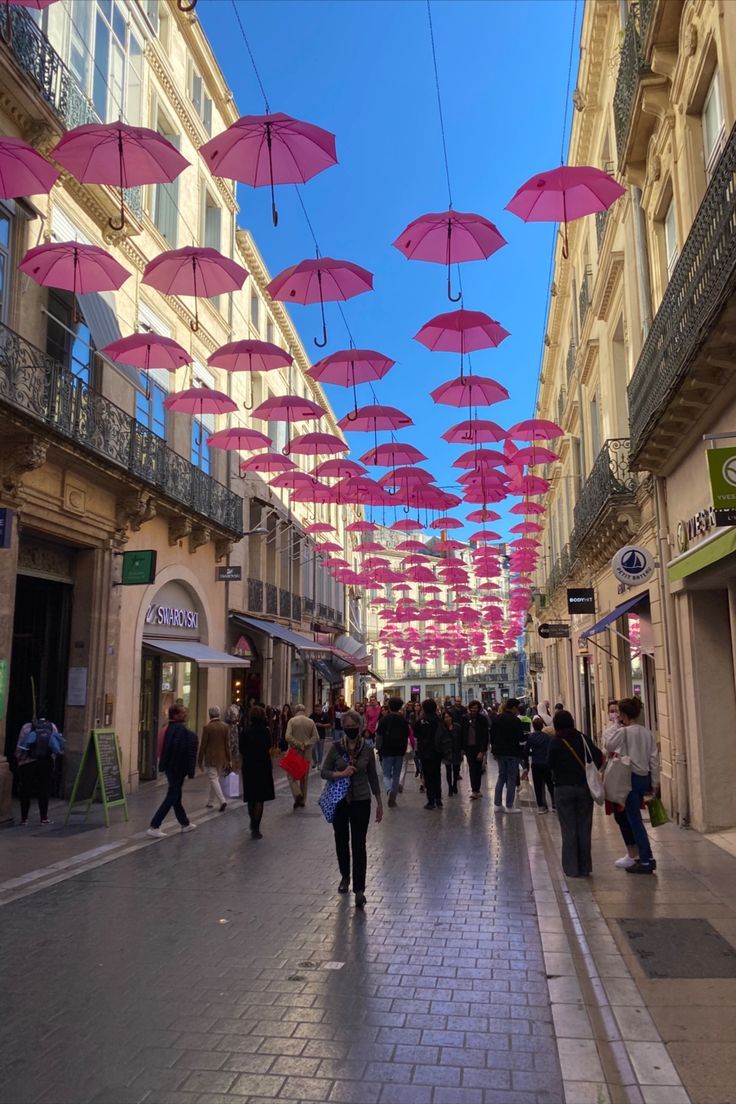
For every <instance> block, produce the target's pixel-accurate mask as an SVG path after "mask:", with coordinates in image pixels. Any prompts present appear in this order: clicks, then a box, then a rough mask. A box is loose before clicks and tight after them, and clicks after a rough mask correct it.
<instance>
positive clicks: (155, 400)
mask: <svg viewBox="0 0 736 1104" xmlns="http://www.w3.org/2000/svg"><path fill="white" fill-rule="evenodd" d="M139 375H140V385H141V387H142V389H143V390H142V391H138V392H137V393H136V397H135V420H136V421H137V422H138V424H139V425H142V426H144V428H145V429H148V430H150V431H151V433H155V434H156V436H157V437H161V438H162V440H164V441H165V440H166V407H165V406H164V399H165V398H166V392H165V391H164V389H163V387H159V385H158V384H157V383H154V382H153V381H152V380H151V379H150V378H149V377H148V374H147V373H146V372H140V373H139Z"/></svg>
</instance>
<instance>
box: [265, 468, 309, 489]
mask: <svg viewBox="0 0 736 1104" xmlns="http://www.w3.org/2000/svg"><path fill="white" fill-rule="evenodd" d="M316 482H317V480H316V479H315V478H314V477H313V476H311V475H308V474H307V472H303V471H299V470H298V468H294V469H292V470H290V471H285V472H281V473H280V474H279V475H275V476H274V477H273V479H271V480H269V485H270V486H271V487H277V488H278V489H279V490H288V491H295V490H296V489H297V487H313V486H314V485H315V484H316Z"/></svg>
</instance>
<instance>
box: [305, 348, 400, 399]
mask: <svg viewBox="0 0 736 1104" xmlns="http://www.w3.org/2000/svg"><path fill="white" fill-rule="evenodd" d="M395 363H396V361H395V360H391V358H390V357H387V356H384V355H383V353H376V352H374V351H373V350H372V349H341V350H340V351H339V352H337V353H330V355H329V356H326V357H323V358H322V360H320V361H318V362H317V364H313V365H312V367H311V368H309V369H308V370H307V375H308V376H311V377H312V379H315V380H318V381H319V383H334V384H336V385H337V386H338V387H352V389H353V406H354V408H355V411H356V412H357V410H358V393H357V391H356V387H357V385H358V384H359V383H371V382H373V381H375V380H379V379H383V377H384V376H385V375H386V373H387V372H388V371H389V370H390V369H391V368H393V366H394V364H395Z"/></svg>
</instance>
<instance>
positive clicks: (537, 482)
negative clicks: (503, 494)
mask: <svg viewBox="0 0 736 1104" xmlns="http://www.w3.org/2000/svg"><path fill="white" fill-rule="evenodd" d="M549 488H550V482H549V480H548V479H542V478H541V476H539V475H521V476H517V477H516V478H515V479H512V480H511V482H510V483H509V485H508V492H509V494H512V495H517V494H518V495H525V496H526V495H541V494H546V493H547V491H548V490H549Z"/></svg>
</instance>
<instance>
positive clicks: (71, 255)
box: [18, 242, 130, 296]
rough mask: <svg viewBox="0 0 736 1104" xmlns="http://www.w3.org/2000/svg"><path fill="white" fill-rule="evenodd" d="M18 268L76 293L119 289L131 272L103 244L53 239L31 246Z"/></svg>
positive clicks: (48, 284) (41, 281) (43, 283)
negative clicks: (86, 243) (101, 245)
mask: <svg viewBox="0 0 736 1104" xmlns="http://www.w3.org/2000/svg"><path fill="white" fill-rule="evenodd" d="M18 268H19V269H20V271H21V272H23V273H24V274H25V275H26V276H30V277H31V279H32V280H35V281H36V283H37V284H41V286H42V287H55V288H63V289H64V290H65V291H71V293H72V295H74V296H77V295H86V294H88V293H89V292H90V291H117V290H118V288H120V287H122V285H123V284H124V283H125V281H126V280H127V279H128V277H129V276H130V273H129V272H128V271H127V270H126V269H124V268H123V266H122V265H121V264H118V262H117V261H116V260H115V258H114V257H111V256H110V254H109V253H108V252H107V251H106V250H105V249H102V248H101V247H100V246H99V245H84V244H82V243H81V242H49V243H48V244H47V245H37V246H35V247H34V248H33V249H29V250H28V252H27V253H26V255H25V257H24V258H23V260H22V261H21V262H20V264H19V265H18Z"/></svg>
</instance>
